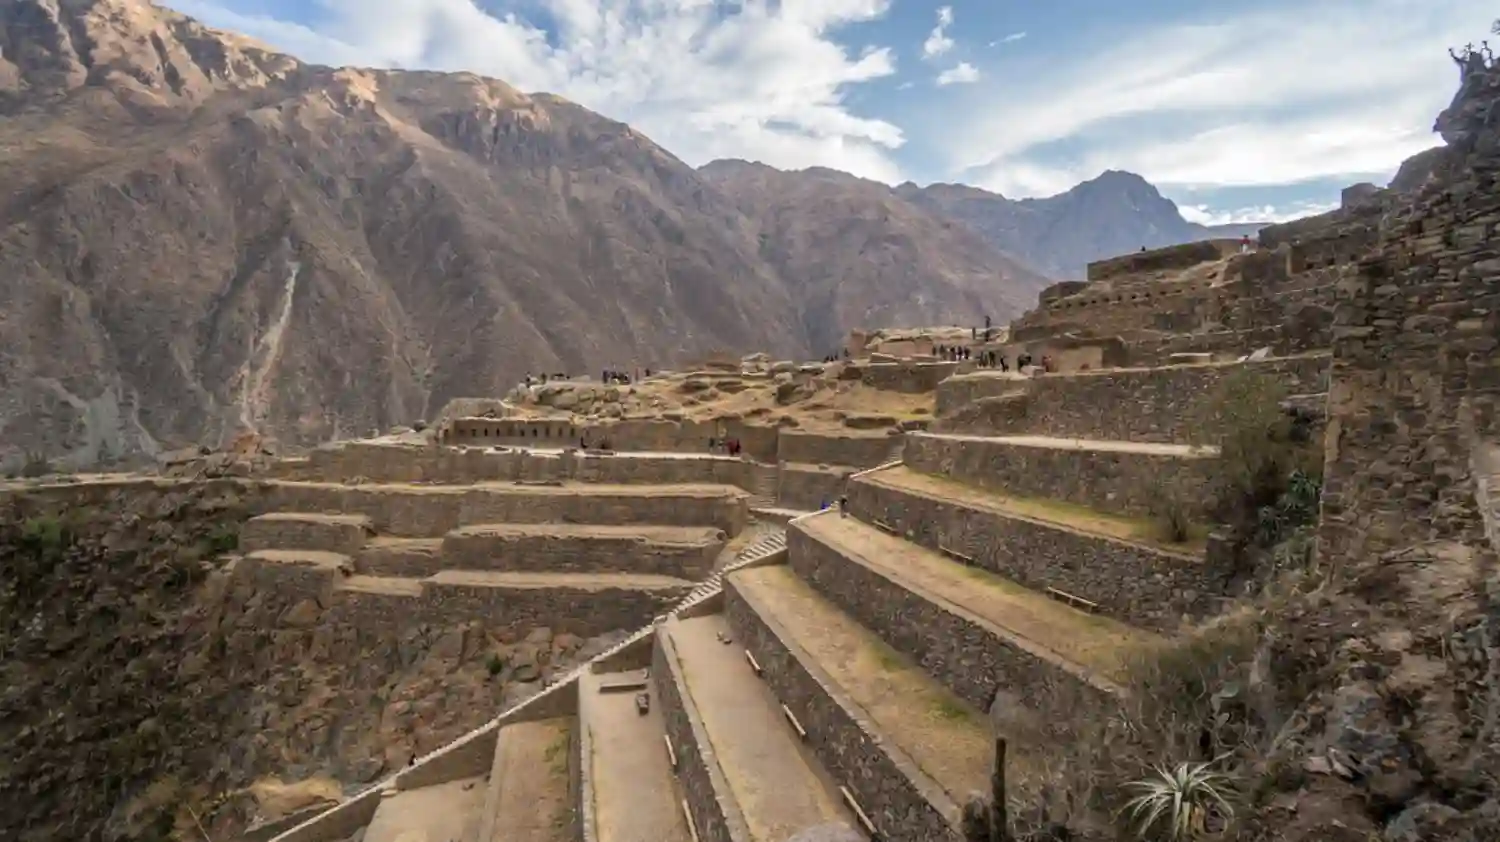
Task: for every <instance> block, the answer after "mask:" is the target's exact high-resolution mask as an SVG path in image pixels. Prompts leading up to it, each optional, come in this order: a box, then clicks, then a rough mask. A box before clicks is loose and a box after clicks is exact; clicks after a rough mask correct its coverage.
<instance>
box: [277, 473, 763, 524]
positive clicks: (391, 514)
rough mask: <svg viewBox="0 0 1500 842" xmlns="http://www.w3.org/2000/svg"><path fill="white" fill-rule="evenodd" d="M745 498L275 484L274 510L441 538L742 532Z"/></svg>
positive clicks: (715, 493) (706, 493) (703, 493)
mask: <svg viewBox="0 0 1500 842" xmlns="http://www.w3.org/2000/svg"><path fill="white" fill-rule="evenodd" d="M747 499H748V498H747V496H746V495H745V493H744V492H742V491H739V490H738V489H734V488H730V487H714V486H698V487H697V488H696V489H691V490H689V489H657V488H649V489H648V488H641V489H638V490H637V489H629V490H626V489H619V488H617V489H614V490H604V489H592V488H587V489H583V490H580V489H578V488H576V487H575V488H561V487H554V486H535V487H526V486H510V485H493V486H478V487H465V488H450V487H443V486H432V487H425V488H412V487H400V486H397V487H382V486H371V485H359V486H342V485H332V484H323V483H285V482H282V483H271V484H268V485H267V487H266V489H265V495H264V500H265V506H266V509H267V510H269V511H287V512H327V513H335V514H338V513H342V514H362V515H365V516H367V517H369V518H370V521H371V522H372V523H373V524H374V526H375V529H376V531H377V532H379V533H381V534H386V535H401V536H407V537H413V538H436V537H438V536H441V535H443V534H444V533H446V532H448V531H449V530H450V529H455V528H457V527H459V526H466V525H469V524H476V523H551V522H556V521H559V520H560V521H563V522H568V523H597V524H603V525H621V526H623V525H628V524H635V523H655V524H660V525H663V526H713V527H717V528H719V529H722V530H724V531H725V532H726V533H728V534H729V535H738V534H739V533H740V530H742V529H743V528H744V526H745V520H746V518H747V513H748V505H747Z"/></svg>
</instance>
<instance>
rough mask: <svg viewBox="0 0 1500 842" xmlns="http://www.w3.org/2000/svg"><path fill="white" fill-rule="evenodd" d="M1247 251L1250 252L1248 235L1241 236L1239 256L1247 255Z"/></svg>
mask: <svg viewBox="0 0 1500 842" xmlns="http://www.w3.org/2000/svg"><path fill="white" fill-rule="evenodd" d="M1249 251H1250V235H1249V234H1246V235H1245V236H1243V237H1241V238H1240V254H1247V253H1249Z"/></svg>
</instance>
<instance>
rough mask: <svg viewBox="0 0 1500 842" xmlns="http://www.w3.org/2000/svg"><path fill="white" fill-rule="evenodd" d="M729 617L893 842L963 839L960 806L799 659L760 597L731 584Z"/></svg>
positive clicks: (829, 764)
mask: <svg viewBox="0 0 1500 842" xmlns="http://www.w3.org/2000/svg"><path fill="white" fill-rule="evenodd" d="M724 600H725V601H724V613H725V615H726V617H727V618H728V620H729V625H730V627H731V628H733V629H734V636H735V641H736V642H737V643H740V644H742V645H743V646H744V647H745V649H746V650H748V651H749V652H750V653H751V654H752V655H753V656H755V661H756V663H758V664H760V667H761V670H762V678H764V679H765V682H766V684H767V685H769V686H770V688H771V691H772V692H773V693H775V694H776V698H777V699H778V700H779V701H780V702H781V703H782V704H784V705H786V706H787V708H788V709H790V710H791V711H792V713H793V715H795V716H796V717H797V721H798V722H799V723H801V725H802V727H803V728H804V729H805V730H806V731H807V742H808V744H809V746H810V747H811V749H812V751H813V754H814V755H816V756H817V758H818V761H819V762H821V763H822V764H823V766H824V767H825V768H827V769H828V771H829V772H830V773H832V774H833V776H834V777H835V778H836V779H837V780H838V781H839V782H840V783H842V784H844V785H846V786H848V787H849V788H850V790H851V791H852V792H853V793H854V796H855V799H856V800H857V801H858V802H859V804H860V806H861V807H862V808H863V809H864V811H865V814H866V815H868V816H869V817H870V821H872V822H874V824H875V827H876V829H877V830H879V832H880V838H881V839H883V840H888V842H929V840H931V841H932V842H938V841H939V840H949V842H962V840H961V836H960V835H959V833H958V832H957V831H956V830H955V827H956V825H957V824H958V820H959V806H958V805H957V804H955V803H954V802H953V799H951V798H949V797H948V794H947V793H946V792H944V791H943V790H942V789H941V788H940V787H939V786H938V785H937V783H936V782H934V781H933V780H932V779H931V778H930V777H928V776H927V775H926V774H925V773H924V772H923V771H922V770H921V769H920V768H919V767H918V766H917V765H916V763H914V762H912V760H911V758H909V757H906V756H905V755H904V754H902V753H900V750H899V749H897V748H895V744H894V743H893V742H891V741H890V740H889V739H887V738H886V737H885V736H883V735H882V734H880V733H879V731H878V729H877V728H876V727H875V725H874V723H872V722H870V721H869V720H868V719H867V718H866V717H865V716H864V713H863V711H861V710H860V708H859V707H858V706H857V705H855V704H853V703H852V702H851V701H850V700H849V699H847V698H846V697H844V695H843V692H842V691H841V690H840V689H839V688H838V685H837V684H835V683H834V682H833V681H832V680H831V679H830V678H829V677H828V676H827V675H825V674H824V673H823V672H822V670H820V669H818V667H817V665H816V664H811V663H806V662H804V661H803V660H802V659H801V658H800V657H798V656H797V655H795V654H793V652H792V650H791V648H790V647H788V645H787V644H786V642H785V638H784V637H783V634H784V633H783V632H781V631H780V630H779V629H776V628H773V625H772V623H773V621H771V620H768V619H767V618H766V615H765V614H764V613H762V612H760V611H758V610H757V609H756V608H755V606H754V603H753V599H751V598H749V597H747V595H746V594H744V593H742V592H741V591H740V590H739V589H738V588H736V587H735V585H734V579H733V578H730V579H728V580H726V582H725V585H724Z"/></svg>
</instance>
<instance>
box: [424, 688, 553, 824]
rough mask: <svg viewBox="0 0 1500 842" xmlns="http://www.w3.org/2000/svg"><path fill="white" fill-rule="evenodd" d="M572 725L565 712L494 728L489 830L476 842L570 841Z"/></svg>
mask: <svg viewBox="0 0 1500 842" xmlns="http://www.w3.org/2000/svg"><path fill="white" fill-rule="evenodd" d="M575 727H577V721H576V720H574V719H573V718H571V717H565V718H559V719H548V720H544V721H541V722H520V723H517V724H515V725H507V726H505V727H504V728H502V729H500V742H499V744H498V745H497V746H496V747H495V762H494V766H493V767H492V768H491V770H490V784H491V786H492V787H494V788H495V789H496V793H497V796H498V797H496V798H495V802H496V806H495V819H494V831H493V832H492V833H491V834H490V838H489V839H480V840H478V842H572V839H573V818H574V817H573V813H574V811H575V808H576V805H574V804H573V803H572V800H571V798H570V796H569V792H568V753H569V751H570V750H571V744H570V742H569V740H570V739H571V737H572V732H573V728H575ZM429 840H430V842H446V840H441V839H439V838H437V837H429Z"/></svg>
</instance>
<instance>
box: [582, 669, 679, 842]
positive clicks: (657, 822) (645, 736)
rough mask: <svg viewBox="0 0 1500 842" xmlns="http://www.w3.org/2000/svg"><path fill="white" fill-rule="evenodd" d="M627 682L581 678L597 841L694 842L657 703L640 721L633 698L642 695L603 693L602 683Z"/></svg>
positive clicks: (612, 677) (615, 676)
mask: <svg viewBox="0 0 1500 842" xmlns="http://www.w3.org/2000/svg"><path fill="white" fill-rule="evenodd" d="M625 677H626V676H624V675H622V674H618V673H617V674H612V675H594V674H592V673H587V672H586V673H584V674H583V675H582V676H580V677H579V684H578V693H579V708H580V712H581V714H582V718H583V724H584V727H586V728H588V729H589V735H590V739H591V741H592V744H593V756H592V757H588V758H584V762H586V763H590V764H591V766H590V768H591V769H592V771H593V782H594V803H593V805H592V809H593V810H594V817H595V827H596V828H597V829H598V842H690V840H691V836H690V835H689V833H688V829H687V822H686V821H685V820H684V819H683V815H682V807H681V805H680V798H681V796H680V795H679V794H678V790H677V787H676V786H675V785H674V777H673V773H672V767H671V766H670V765H669V764H668V762H667V748H666V743H665V741H664V740H663V739H662V737H663V736H664V735H665V734H666V732H665V731H664V730H663V728H662V721H661V711H660V709H659V708H658V706H657V705H656V700H655V699H654V698H653V699H652V705H651V710H650V712H649V713H647V714H646V715H645V716H641V715H640V714H639V713H638V712H637V711H636V706H635V697H636V694H637V693H639V692H644V691H626V692H619V691H617V692H611V693H600V692H599V685H600V684H601V683H602V682H604V681H607V680H615V679H621V678H625ZM585 809H589V807H588V806H587V805H586V806H585Z"/></svg>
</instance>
